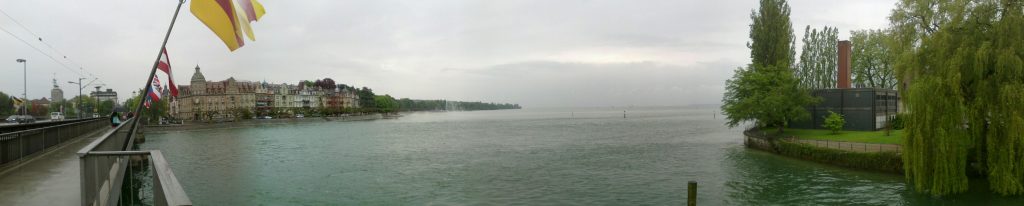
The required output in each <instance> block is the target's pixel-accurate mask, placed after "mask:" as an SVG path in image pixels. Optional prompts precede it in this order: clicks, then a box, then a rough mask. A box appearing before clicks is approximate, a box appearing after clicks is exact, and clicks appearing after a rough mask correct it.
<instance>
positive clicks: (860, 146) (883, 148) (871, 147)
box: [786, 137, 901, 153]
mask: <svg viewBox="0 0 1024 206" xmlns="http://www.w3.org/2000/svg"><path fill="white" fill-rule="evenodd" d="M786 141H790V142H796V143H803V144H807V145H813V146H816V147H824V148H830V149H838V150H846V151H851V152H895V153H900V152H901V149H900V145H897V144H873V143H860V142H843V141H832V140H816V139H800V138H795V137H789V138H786Z"/></svg>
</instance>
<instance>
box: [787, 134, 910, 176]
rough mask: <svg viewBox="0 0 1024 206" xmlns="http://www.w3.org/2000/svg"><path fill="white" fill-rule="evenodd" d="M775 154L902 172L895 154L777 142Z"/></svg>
mask: <svg viewBox="0 0 1024 206" xmlns="http://www.w3.org/2000/svg"><path fill="white" fill-rule="evenodd" d="M777 150H778V151H777V153H779V154H781V155H785V156H789V157H795V158H800V159H805V160H810V161H814V162H819V163H824V164H830V165H836V166H841V167H847V168H853V169H863V170H875V171H882V172H890V173H900V172H902V171H903V161H902V158H901V157H900V155H899V154H896V153H895V152H851V151H844V150H837V149H829V148H822V147H816V146H811V145H806V144H800V143H793V142H787V141H779V142H778V147H777Z"/></svg>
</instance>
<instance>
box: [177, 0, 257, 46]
mask: <svg viewBox="0 0 1024 206" xmlns="http://www.w3.org/2000/svg"><path fill="white" fill-rule="evenodd" d="M190 5H191V6H192V8H191V10H192V15H194V16H196V18H197V19H199V21H202V22H203V24H206V27H209V28H210V30H212V31H213V33H214V34H217V37H220V40H221V41H224V44H225V45H226V46H228V49H229V50H231V51H235V50H236V49H238V48H239V47H242V46H245V40H243V39H242V35H243V33H244V35H245V36H247V37H249V40H251V41H256V36H255V35H254V34H253V32H252V26H250V25H249V23H250V22H253V21H259V19H260V17H263V14H265V13H266V10H264V9H263V5H262V4H260V2H257V1H256V0H238V2H237V3H236V2H235V1H234V0H194V1H192V4H190Z"/></svg>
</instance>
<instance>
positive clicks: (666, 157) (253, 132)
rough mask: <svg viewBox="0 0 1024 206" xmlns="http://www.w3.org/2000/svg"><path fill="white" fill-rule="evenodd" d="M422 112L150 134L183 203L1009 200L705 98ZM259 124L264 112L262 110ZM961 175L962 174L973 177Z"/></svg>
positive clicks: (1012, 202)
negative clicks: (759, 125)
mask: <svg viewBox="0 0 1024 206" xmlns="http://www.w3.org/2000/svg"><path fill="white" fill-rule="evenodd" d="M623 110H624V109H622V108H605V109H525V110H501V111H475V112H424V113H410V114H405V116H404V117H401V118H398V119H384V120H373V121H358V122H337V121H330V122H328V121H317V120H312V121H304V122H295V123H286V122H287V121H279V120H273V121H272V122H274V123H273V124H263V125H240V126H232V125H230V124H227V125H225V128H221V129H200V130H190V131H172V132H163V133H150V134H148V135H147V142H146V143H145V144H143V145H142V146H141V147H142V148H143V149H159V150H162V151H163V154H164V155H165V156H166V157H167V159H168V161H170V164H171V167H172V168H173V169H174V173H175V175H176V176H177V177H178V179H179V180H180V181H181V183H182V184H183V186H184V187H185V190H186V191H187V193H188V196H189V197H190V198H191V199H192V202H193V203H194V204H196V205H683V204H685V201H686V183H687V181H690V180H694V181H697V182H698V184H699V187H698V203H699V204H700V205H979V204H981V205H1022V204H1024V199H1021V198H1003V197H999V196H996V195H992V194H990V193H989V192H988V191H986V189H985V188H986V186H984V185H981V184H972V186H971V187H972V189H971V191H970V192H969V193H967V194H963V195H957V196H952V197H946V198H941V199H939V198H932V197H929V196H925V195H918V194H915V193H913V192H911V191H909V190H908V189H907V185H906V184H905V183H904V180H903V177H902V176H898V175H890V174H881V173H874V172H861V171H854V170H848V169H843V168H838V167H832V166H827V165H821V164H816V163H810V162H806V161H801V160H796V159H792V158H786V157H781V156H776V155H773V154H770V153H765V152H761V151H757V150H751V149H746V148H744V147H743V144H742V143H743V139H742V138H743V137H742V134H741V128H734V129H729V128H727V127H725V126H723V125H724V120H723V119H722V116H721V115H715V114H714V112H715V111H716V109H714V108H706V109H693V108H627V109H625V110H628V112H627V114H626V117H627V118H623V112H622V111H623ZM268 123H269V122H268ZM972 183H974V182H972Z"/></svg>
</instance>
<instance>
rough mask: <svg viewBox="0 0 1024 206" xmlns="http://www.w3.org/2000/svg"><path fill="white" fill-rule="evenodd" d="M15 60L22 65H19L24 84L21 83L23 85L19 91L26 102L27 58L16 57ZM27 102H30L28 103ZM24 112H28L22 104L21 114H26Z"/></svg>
mask: <svg viewBox="0 0 1024 206" xmlns="http://www.w3.org/2000/svg"><path fill="white" fill-rule="evenodd" d="M17 61H18V63H21V65H22V67H21V74H22V81H23V82H24V83H23V84H24V85H22V86H23V87H22V93H21V95H22V96H21V98H24V99H25V101H26V102H28V60H25V59H18V60H17ZM29 104H31V103H29ZM26 114H28V107H25V106H22V107H21V115H26Z"/></svg>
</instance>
